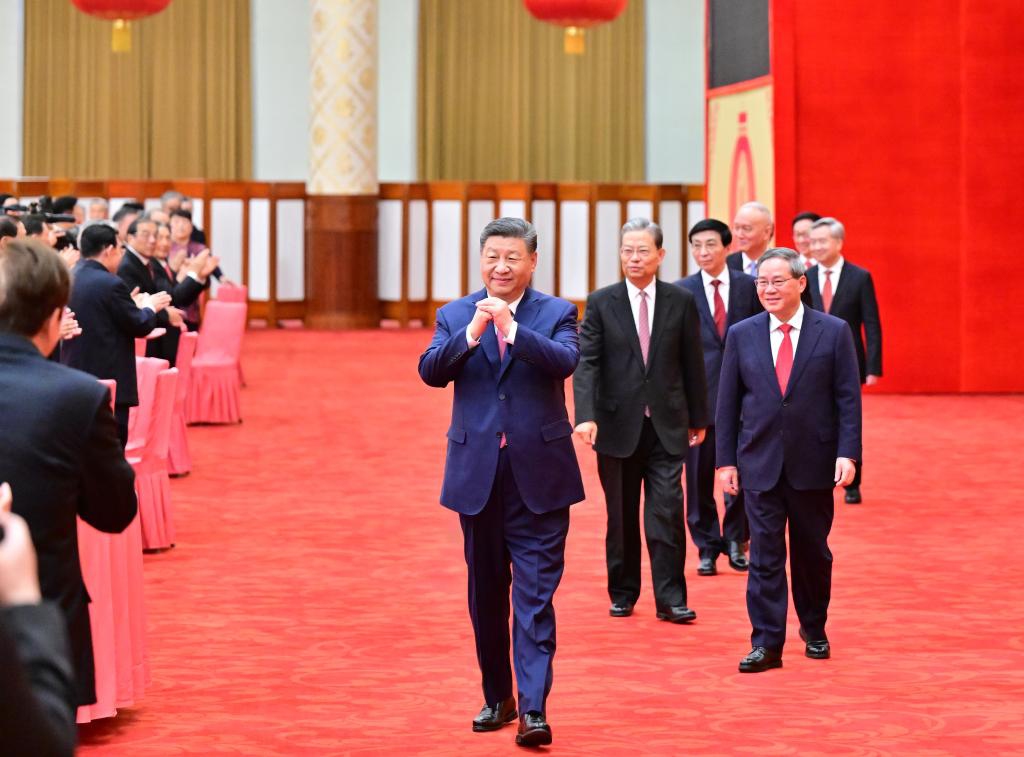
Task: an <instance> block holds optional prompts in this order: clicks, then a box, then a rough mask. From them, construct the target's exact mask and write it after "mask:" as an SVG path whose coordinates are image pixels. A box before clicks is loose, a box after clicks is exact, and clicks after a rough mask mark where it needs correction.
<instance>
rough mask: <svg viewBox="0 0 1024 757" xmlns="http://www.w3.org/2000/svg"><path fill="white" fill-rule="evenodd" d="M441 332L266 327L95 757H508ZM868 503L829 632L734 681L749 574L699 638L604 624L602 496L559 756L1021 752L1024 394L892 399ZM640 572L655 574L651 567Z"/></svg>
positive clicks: (876, 442) (199, 471) (849, 511)
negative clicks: (485, 695)
mask: <svg viewBox="0 0 1024 757" xmlns="http://www.w3.org/2000/svg"><path fill="white" fill-rule="evenodd" d="M428 338H429V334H428V333H427V332H425V331H413V332H404V333H403V332H397V331H393V332H372V333H349V334H336V333H331V334H327V333H315V332H301V331H299V332H296V331H287V332H263V331H254V332H251V333H250V334H249V335H248V336H247V342H246V346H245V373H246V378H247V380H248V382H249V385H248V387H247V388H246V389H245V390H244V392H243V398H242V399H243V405H242V410H243V415H244V418H245V421H244V423H243V424H242V425H240V426H235V427H224V428H217V427H205V428H196V429H192V430H190V442H191V445H192V452H193V457H194V460H195V469H194V472H193V473H192V475H191V476H190V477H188V478H186V479H182V480H177V481H174V482H173V484H172V486H173V492H174V495H175V504H176V509H177V523H178V545H177V547H176V548H175V549H174V550H172V551H171V552H169V553H165V554H158V555H147V556H146V558H145V570H146V589H147V604H148V613H149V649H150V662H151V666H152V673H153V685H152V686H151V687H150V689H149V690H148V691H147V693H146V697H145V698H144V699H143V700H142V701H141V702H139V703H138V704H137V706H135V707H134V708H132V709H128V710H124V711H122V712H121V713H120V714H119V716H118V717H117V718H116V719H114V720H110V721H102V722H100V723H96V724H92V725H90V726H86V727H83V729H82V730H81V753H82V754H84V755H103V756H104V757H105V756H106V755H122V754H123V755H132V756H133V757H144V756H146V755H172V754H205V755H212V754H245V755H278V754H310V755H333V754H360V755H371V754H380V755H399V754H410V753H416V754H420V753H422V754H437V755H447V754H459V755H463V756H466V755H478V754H479V755H485V754H487V755H489V754H513V753H515V752H516V747H515V746H514V745H513V736H514V731H513V729H512V728H511V727H509V728H506V729H504V730H503V731H501V732H499V733H492V734H475V733H472V732H471V731H470V728H469V724H470V720H471V718H472V716H473V715H475V714H476V712H477V710H478V709H479V707H480V705H481V694H480V691H479V685H478V675H477V672H476V660H475V656H474V652H473V643H472V636H471V630H470V624H469V618H468V615H467V611H466V606H465V566H464V564H463V562H462V556H461V536H460V532H459V526H458V519H457V516H455V514H453V513H451V512H449V511H447V510H444V509H443V508H441V507H440V506H439V505H438V504H437V499H438V492H439V481H440V475H441V469H442V461H443V455H444V449H445V438H444V433H445V430H446V429H447V426H448V412H449V403H450V391H440V390H435V389H429V388H427V387H426V386H424V385H422V384H421V383H420V382H419V379H418V377H417V375H416V360H417V356H418V354H419V352H420V350H421V349H422V348H423V347H424V345H425V344H426V342H427V340H428ZM865 420H866V458H867V462H866V467H865V476H864V480H865V484H864V495H865V503H864V505H863V506H860V507H851V506H846V505H842V504H840V505H838V506H837V516H836V523H835V528H834V530H833V538H832V549H833V552H834V553H835V573H834V591H833V600H832V612H831V617H830V624H829V632H830V634H829V635H830V637H831V639H832V644H833V654H834V657H833V659H832V660H830V661H824V662H823V661H812V660H808V659H806V658H805V657H804V656H803V655H802V651H803V650H802V646H801V645H800V642H799V640H798V639H797V637H796V630H797V629H796V625H795V622H794V620H793V618H792V616H791V619H790V632H789V636H790V639H789V646H788V647H787V650H786V656H785V668H783V669H782V670H778V671H771V672H768V673H764V674H760V675H753V676H750V675H741V674H739V673H737V671H736V664H737V662H738V661H739V659H740V657H741V656H742V654H743V653H745V652H746V651H747V650H748V649H749V632H750V629H749V625H748V622H747V618H746V611H745V606H744V600H743V592H744V577H743V575H741V574H737V573H734V572H732V571H731V570H730V569H729V568H728V566H727V564H726V561H725V560H724V559H722V560H720V561H719V569H720V570H721V571H722V572H721V573H720V574H719V575H718V576H716V577H713V578H700V577H698V576H696V574H695V569H696V557H695V551H694V550H693V548H692V545H691V546H690V547H689V550H690V551H689V552H688V558H689V559H688V560H687V569H686V572H687V581H688V584H689V588H690V606H691V607H693V608H694V609H696V611H697V613H698V615H699V618H698V620H697V622H696V623H695V624H694V625H693V626H691V627H679V626H673V625H669V624H666V623H661V622H657V621H656V620H655V619H654V606H653V601H652V599H651V596H650V589H649V586H645V587H644V594H643V596H642V598H641V601H640V604H639V605H638V607H637V613H636V614H635V615H634V616H633V617H632V618H628V619H612V618H609V617H608V614H607V606H608V599H607V596H606V594H605V589H604V586H605V574H604V559H603V538H604V517H603V509H604V504H603V499H602V496H601V489H600V486H599V484H598V481H597V475H596V470H595V464H594V460H593V456H592V454H591V453H590V452H589V451H581V452H580V460H581V463H582V466H583V469H584V477H585V482H586V486H587V492H588V495H589V496H588V499H587V501H586V502H585V503H583V504H581V505H578V506H576V507H575V508H573V511H572V526H571V528H570V533H569V545H568V554H567V567H566V571H565V578H564V581H563V583H562V586H561V588H560V589H559V592H558V594H557V595H556V607H557V610H558V623H559V625H558V643H559V647H558V655H557V657H556V660H555V684H554V691H553V693H552V697H551V700H550V703H549V712H548V715H549V719H550V721H551V723H552V727H553V729H554V736H555V743H554V746H553V747H552V751H553V752H558V753H560V754H565V755H592V754H627V753H634V754H643V755H648V754H666V755H667V754H689V753H695V754H708V755H710V754H744V755H787V754H799V755H815V754H828V755H848V754H849V755H882V754H924V755H946V754H964V755H967V754H982V753H984V754H1007V753H1013V752H1015V753H1018V754H1019V753H1021V752H1022V751H1024V725H1022V720H1024V602H1022V599H1021V597H1022V591H1021V586H1022V585H1024V558H1022V554H1021V550H1020V547H1019V541H1020V533H1021V523H1022V516H1021V505H1022V502H1024V481H1022V476H1021V464H1020V451H1021V450H1022V449H1024V423H1022V420H1024V398H1022V397H1019V396H1013V397H1006V396H992V397H946V396H933V397H899V396H872V397H869V398H868V399H867V401H866V407H865ZM644 570H645V574H644V575H645V577H646V576H648V575H649V573H647V568H646V566H645V568H644Z"/></svg>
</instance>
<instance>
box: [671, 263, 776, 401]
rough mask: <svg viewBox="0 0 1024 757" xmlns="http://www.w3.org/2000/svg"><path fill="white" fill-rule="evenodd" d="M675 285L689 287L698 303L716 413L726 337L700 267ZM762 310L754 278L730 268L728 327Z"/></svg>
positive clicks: (702, 338) (701, 335)
mask: <svg viewBox="0 0 1024 757" xmlns="http://www.w3.org/2000/svg"><path fill="white" fill-rule="evenodd" d="M676 285H677V286H681V287H683V288H684V289H686V290H687V291H689V292H690V293H691V294H692V295H693V299H694V301H695V302H696V303H697V313H699V314H700V339H701V345H702V347H703V348H704V372H705V375H706V376H707V381H708V408H709V409H710V411H711V412H712V413H714V411H715V408H716V407H717V406H718V376H719V374H720V373H721V372H722V355H723V354H724V353H725V339H721V338H719V336H718V329H716V328H715V317H714V314H713V313H712V312H711V308H709V307H708V298H707V295H705V293H704V280H703V279H702V278H701V275H700V271H697V273H695V274H693V275H692V276H687V277H686V278H685V279H679V281H677V282H676ZM762 310H764V308H762V307H761V301H760V300H759V299H758V298H757V287H755V286H754V279H753V278H751V277H750V276H747V274H745V273H740V272H739V271H735V270H729V301H728V302H727V303H725V314H726V320H725V326H726V329H728V328H729V327H730V326H732V325H734V324H737V323H739V322H740V321H742V320H745V319H747V318H749V317H750V316H752V315H757V314H758V313H760V312H761V311H762ZM726 335H727V336H728V334H726Z"/></svg>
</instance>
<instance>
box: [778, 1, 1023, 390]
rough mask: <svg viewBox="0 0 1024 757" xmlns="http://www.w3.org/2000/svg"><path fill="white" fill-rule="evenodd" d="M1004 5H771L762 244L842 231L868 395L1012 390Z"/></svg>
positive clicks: (1014, 225)
mask: <svg viewBox="0 0 1024 757" xmlns="http://www.w3.org/2000/svg"><path fill="white" fill-rule="evenodd" d="M1016 5H1017V4H1016V3H1013V2H1009V0H1002V1H1000V0H970V2H967V1H966V0H904V1H903V2H901V3H898V4H893V3H865V2H863V1H862V0H832V1H831V2H828V3H823V2H820V0H773V2H772V31H771V34H772V74H773V78H774V80H775V98H776V102H775V128H776V133H775V138H776V161H777V165H776V173H777V185H776V207H777V212H778V218H779V221H780V223H779V232H778V241H779V242H780V243H782V244H789V245H791V244H792V239H791V235H790V231H789V223H788V222H789V219H791V218H792V217H793V215H794V214H795V213H796V212H798V211H800V210H814V211H816V212H818V213H821V214H823V215H834V216H836V217H837V218H839V219H840V220H842V221H843V223H844V224H845V225H846V229H847V242H846V247H845V254H846V256H847V257H848V258H849V259H850V260H852V261H853V262H855V263H858V264H860V265H864V266H865V267H867V268H868V269H869V270H871V272H872V273H873V275H874V279H875V285H876V288H877V290H878V296H879V303H880V307H881V313H882V327H883V334H884V339H883V345H884V356H883V359H884V374H885V376H884V379H883V383H882V384H881V386H880V387H879V389H880V390H884V391H911V392H956V391H963V392H989V391H1024V250H1022V249H1020V247H1021V245H1020V242H1019V240H1020V237H1021V233H1020V232H1021V231H1024V212H1022V210H1024V202H1022V197H1021V193H1020V192H1019V191H1018V189H1017V187H1018V185H1019V179H1020V176H1021V173H1022V169H1024V46H1021V45H1020V44H1019V39H1018V38H1017V35H1016V34H1015V31H1014V30H1015V29H1019V25H1018V16H1019V7H1016V8H1015V6H1016Z"/></svg>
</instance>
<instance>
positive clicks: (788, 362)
mask: <svg viewBox="0 0 1024 757" xmlns="http://www.w3.org/2000/svg"><path fill="white" fill-rule="evenodd" d="M792 330H793V327H792V326H790V325H789V324H788V323H783V324H782V325H780V326H779V331H781V332H782V344H780V345H779V354H778V355H777V356H776V358H775V375H776V377H778V379H779V389H781V390H782V393H783V394H785V393H786V387H787V386H788V385H789V374H790V373H792V371H793V340H792V339H790V338H789V332H790V331H792Z"/></svg>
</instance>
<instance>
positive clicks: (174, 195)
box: [160, 189, 185, 205]
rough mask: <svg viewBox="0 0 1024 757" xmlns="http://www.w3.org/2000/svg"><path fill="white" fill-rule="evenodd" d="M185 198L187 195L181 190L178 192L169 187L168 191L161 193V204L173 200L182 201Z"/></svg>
mask: <svg viewBox="0 0 1024 757" xmlns="http://www.w3.org/2000/svg"><path fill="white" fill-rule="evenodd" d="M184 199H185V195H183V194H182V193H181V192H176V191H175V190H173V189H168V190H167V191H166V192H164V193H163V194H162V195H160V204H161V205H166V204H167V203H168V202H170V201H171V200H177V201H178V202H181V201H182V200H184Z"/></svg>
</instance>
